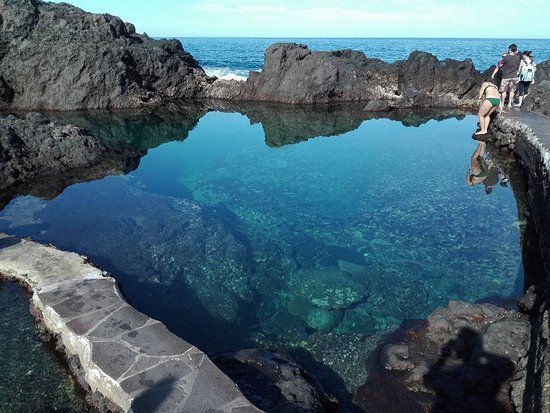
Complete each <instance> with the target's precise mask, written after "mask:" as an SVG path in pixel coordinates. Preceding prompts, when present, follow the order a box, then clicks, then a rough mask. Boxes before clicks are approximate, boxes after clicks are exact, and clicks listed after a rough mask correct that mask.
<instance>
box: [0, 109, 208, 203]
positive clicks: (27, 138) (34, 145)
mask: <svg viewBox="0 0 550 413" xmlns="http://www.w3.org/2000/svg"><path fill="white" fill-rule="evenodd" d="M207 112H208V109H207V108H206V107H204V106H203V105H196V104H195V105H186V106H183V105H168V106H163V107H160V108H158V107H155V108H149V109H147V110H140V111H130V112H117V113H110V112H105V111H93V112H85V113H80V112H65V113H55V114H54V113H52V114H50V115H48V116H47V117H46V116H44V115H40V114H38V113H33V112H31V113H28V114H27V115H26V116H24V117H17V116H15V115H9V116H4V117H0V191H1V193H0V209H1V208H3V207H4V206H5V205H6V204H7V203H8V202H9V201H10V200H11V199H12V198H14V197H16V196H18V195H27V194H29V195H33V196H36V197H40V198H45V199H52V198H54V197H55V196H57V195H59V194H60V193H61V192H62V191H63V190H64V189H65V188H66V187H67V186H69V185H72V184H74V183H78V182H87V181H91V180H94V179H100V178H103V177H105V176H108V175H120V174H126V173H128V172H130V171H132V170H134V169H136V168H137V167H138V166H139V162H140V159H141V157H142V156H144V155H145V154H147V151H148V150H149V149H151V148H154V147H156V146H158V145H160V144H162V143H165V142H169V141H173V140H180V141H182V140H185V139H186V138H187V136H188V134H189V131H191V130H192V129H193V128H194V127H195V125H196V124H197V123H198V121H199V119H200V118H201V117H202V116H203V115H204V114H205V113H207Z"/></svg>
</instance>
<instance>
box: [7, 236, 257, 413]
mask: <svg viewBox="0 0 550 413" xmlns="http://www.w3.org/2000/svg"><path fill="white" fill-rule="evenodd" d="M0 275H3V276H5V277H7V278H10V279H14V280H17V281H19V282H22V283H24V284H26V285H28V286H29V287H30V288H31V289H32V291H33V297H32V301H33V304H34V306H35V307H36V308H37V309H38V310H39V311H40V313H41V314H42V317H43V322H44V324H45V325H46V327H47V328H48V329H49V330H50V331H51V332H52V333H54V334H56V335H58V336H59V337H60V340H61V342H62V343H63V345H64V347H65V350H66V351H67V352H68V353H69V354H72V355H75V356H77V357H78V358H79V360H80V364H81V366H82V369H83V371H84V379H85V380H86V382H87V383H88V385H89V386H90V388H91V390H92V391H98V392H99V393H101V394H102V395H103V396H104V397H105V398H106V399H108V400H109V401H110V402H112V403H114V404H115V405H116V406H118V407H119V408H120V409H121V410H122V411H124V412H135V413H138V412H147V413H150V412H167V413H168V412H170V413H172V412H174V413H177V412H185V413H195V412H197V413H198V412H219V413H225V412H228V413H229V412H231V413H237V412H238V413H249V412H250V413H253V412H261V410H259V409H258V408H256V407H255V406H254V405H252V403H250V402H249V401H248V400H247V399H246V398H245V397H244V396H243V394H242V393H241V392H240V390H239V389H238V388H237V386H236V385H235V383H234V382H233V381H232V380H231V379H229V377H227V376H226V375H225V374H224V373H223V372H222V371H221V370H219V369H218V368H217V367H216V366H215V365H214V363H212V361H211V360H210V359H209V358H208V356H207V355H206V354H204V353H203V352H202V351H200V350H199V349H198V348H196V347H195V346H193V345H191V344H189V343H188V342H186V341H185V340H182V339H181V338H179V337H177V336H176V335H174V334H172V333H171V332H170V331H169V330H168V329H167V328H166V327H165V326H164V324H162V323H161V322H160V321H157V320H153V319H152V318H150V317H148V316H146V315H145V314H142V313H140V312H139V311H137V310H136V309H134V308H133V307H131V306H130V305H129V304H128V303H127V302H126V300H125V299H124V297H123V296H122V294H121V293H120V290H119V289H118V286H117V284H116V281H115V280H114V279H113V278H111V277H108V276H107V274H106V273H104V272H102V271H101V270H100V269H98V268H95V267H94V266H92V265H91V264H89V263H88V262H87V259H86V257H83V256H81V255H78V254H75V253H70V252H64V251H60V250H57V249H55V248H54V247H51V246H45V245H41V244H39V243H36V242H33V241H30V240H26V239H20V238H15V237H10V236H7V235H5V234H0Z"/></svg>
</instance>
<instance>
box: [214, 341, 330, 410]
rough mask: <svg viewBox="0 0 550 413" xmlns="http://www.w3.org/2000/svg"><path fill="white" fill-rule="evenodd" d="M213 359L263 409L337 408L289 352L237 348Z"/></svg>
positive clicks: (315, 380)
mask: <svg viewBox="0 0 550 413" xmlns="http://www.w3.org/2000/svg"><path fill="white" fill-rule="evenodd" d="M216 363H217V364H218V365H219V366H220V367H221V368H222V370H223V371H224V372H225V373H226V374H228V375H229V377H231V378H232V379H233V380H234V381H235V382H236V383H237V384H238V385H239V388H240V389H241V391H242V392H243V393H244V394H245V395H246V397H247V398H248V399H249V400H251V401H252V402H253V403H254V404H255V405H256V406H258V407H259V408H261V409H262V410H264V411H266V412H281V413H291V412H292V413H300V412H302V413H306V412H308V413H310V412H311V413H323V412H332V411H336V410H337V408H338V400H337V399H336V398H335V397H334V396H332V395H331V394H330V393H328V392H327V391H325V390H324V389H323V387H322V386H321V384H320V383H319V381H318V380H317V379H316V378H315V377H314V376H312V375H311V374H309V373H308V372H307V371H306V370H305V369H304V368H303V367H301V366H300V365H299V364H298V362H297V361H296V360H295V359H294V358H293V357H292V356H290V355H289V354H283V353H272V352H269V351H264V350H258V349H250V350H241V351H239V352H237V353H235V354H233V355H231V356H225V357H223V358H219V359H217V360H216Z"/></svg>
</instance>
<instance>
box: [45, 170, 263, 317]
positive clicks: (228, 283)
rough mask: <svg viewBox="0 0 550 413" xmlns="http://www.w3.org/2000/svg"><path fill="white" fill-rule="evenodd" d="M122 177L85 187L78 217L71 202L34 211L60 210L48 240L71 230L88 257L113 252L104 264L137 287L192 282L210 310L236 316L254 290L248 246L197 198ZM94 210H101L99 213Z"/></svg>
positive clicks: (174, 290)
mask: <svg viewBox="0 0 550 413" xmlns="http://www.w3.org/2000/svg"><path fill="white" fill-rule="evenodd" d="M125 179H132V178H131V177H128V178H123V177H120V178H111V180H110V181H108V182H109V185H108V186H106V185H103V186H102V189H101V190H98V189H94V187H90V188H87V192H88V193H91V194H92V195H91V196H90V198H89V208H88V209H86V210H80V211H79V214H78V215H79V216H75V214H74V213H73V208H72V205H71V204H70V203H69V204H66V205H65V206H64V207H62V208H59V209H57V210H55V211H51V212H48V211H46V210H43V211H39V212H37V213H36V214H35V216H36V218H37V219H40V218H41V217H42V216H44V215H45V216H46V218H47V219H54V218H55V217H54V216H50V215H47V214H57V215H59V216H63V217H65V218H64V220H65V223H66V224H65V228H50V229H48V230H47V236H48V239H50V240H54V241H55V242H56V244H57V245H61V246H63V245H64V240H65V239H66V238H67V237H72V239H73V241H74V244H75V245H76V248H77V249H78V250H85V251H87V253H88V254H89V255H90V256H95V257H105V256H113V257H115V258H113V259H112V261H111V262H110V264H111V265H112V266H113V267H114V268H115V269H117V271H118V272H119V273H123V274H125V275H126V277H131V278H132V279H133V281H134V282H133V283H134V284H136V280H139V281H140V282H141V283H142V286H143V288H146V287H145V286H146V285H154V286H162V287H164V288H165V289H166V290H170V291H171V293H172V294H176V293H177V291H181V289H184V288H191V289H192V290H193V292H194V293H195V295H196V297H197V298H198V300H199V302H200V303H201V304H202V305H203V307H204V308H205V309H206V310H207V311H208V312H210V313H211V314H212V315H213V316H215V317H217V318H220V319H223V320H228V321H231V322H235V321H237V319H238V318H239V317H240V312H241V304H242V303H243V302H249V301H251V300H252V299H253V295H254V294H253V290H252V288H251V286H250V285H249V278H250V275H249V271H250V268H249V261H248V259H247V250H246V247H245V246H244V245H243V244H242V243H241V242H240V241H239V240H238V239H237V238H236V237H235V236H234V235H233V234H232V233H231V232H229V231H228V230H227V229H226V228H225V227H224V225H223V224H222V223H221V221H220V220H218V219H216V217H209V216H207V214H206V212H205V211H203V209H202V208H201V206H199V205H198V204H196V203H194V202H192V201H188V200H185V199H181V198H175V197H167V196H163V195H157V194H154V193H149V192H147V191H145V190H143V189H141V188H139V187H130V188H128V187H126V185H125V184H124V183H123V182H122V181H121V180H125ZM113 200H114V201H113ZM113 202H114V203H113ZM96 211H102V212H101V220H97V217H96V215H95V214H96ZM151 211H154V213H151ZM83 215H84V216H85V217H86V218H85V219H84V220H82V216H83ZM83 222H84V223H83ZM77 234H78V235H77ZM114 251H116V252H114ZM140 288H141V287H140ZM176 295H177V294H176ZM197 311H198V310H197Z"/></svg>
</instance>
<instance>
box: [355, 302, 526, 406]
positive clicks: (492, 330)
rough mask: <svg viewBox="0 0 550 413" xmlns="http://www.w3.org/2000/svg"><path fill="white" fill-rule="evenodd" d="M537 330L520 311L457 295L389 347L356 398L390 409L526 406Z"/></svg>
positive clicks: (372, 369) (399, 336)
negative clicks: (529, 358)
mask: <svg viewBox="0 0 550 413" xmlns="http://www.w3.org/2000/svg"><path fill="white" fill-rule="evenodd" d="M529 333H530V324H529V320H528V319H527V317H526V316H523V315H521V314H519V313H517V312H515V311H507V310H505V309H503V308H500V307H497V306H494V305H492V304H469V303H465V302H458V301H451V302H449V306H448V308H440V309H437V310H435V311H434V312H433V313H432V314H431V315H430V316H429V317H428V319H427V321H426V323H425V325H423V326H417V327H414V328H404V329H403V330H402V331H401V332H400V333H399V334H398V335H397V336H398V339H393V340H392V339H390V340H389V343H388V342H386V344H385V345H383V346H382V347H381V349H380V351H379V353H378V354H379V358H378V360H377V361H376V363H373V365H374V367H373V368H371V370H370V371H369V378H368V379H367V383H366V384H365V385H364V386H363V387H361V388H360V389H359V390H358V391H357V394H356V395H355V402H356V403H357V405H358V406H359V407H361V408H362V409H364V410H365V411H369V412H370V411H373V412H378V411H384V412H387V413H391V412H403V411H407V412H411V413H414V412H419V413H420V412H422V413H424V412H438V413H445V412H449V413H451V412H457V411H468V412H503V413H504V412H512V411H521V404H522V395H523V392H524V391H525V371H526V366H527V359H526V356H527V353H528V350H529ZM458 406H460V407H458Z"/></svg>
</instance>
